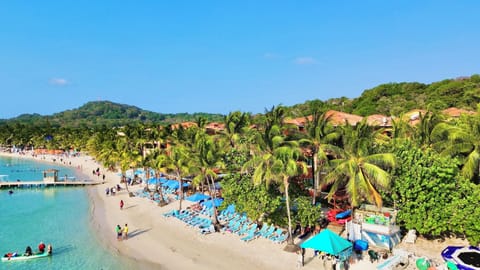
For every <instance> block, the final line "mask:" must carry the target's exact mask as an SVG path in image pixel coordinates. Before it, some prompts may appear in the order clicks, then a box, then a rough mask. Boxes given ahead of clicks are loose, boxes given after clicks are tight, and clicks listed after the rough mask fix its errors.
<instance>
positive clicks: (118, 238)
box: [115, 225, 122, 240]
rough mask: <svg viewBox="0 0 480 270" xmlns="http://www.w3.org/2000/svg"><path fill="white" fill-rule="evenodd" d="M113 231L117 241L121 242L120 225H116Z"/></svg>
mask: <svg viewBox="0 0 480 270" xmlns="http://www.w3.org/2000/svg"><path fill="white" fill-rule="evenodd" d="M115 231H116V232H117V240H122V227H120V225H117V227H116V228H115Z"/></svg>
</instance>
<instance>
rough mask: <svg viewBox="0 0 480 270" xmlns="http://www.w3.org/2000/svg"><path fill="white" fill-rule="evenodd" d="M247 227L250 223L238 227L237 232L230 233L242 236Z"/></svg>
mask: <svg viewBox="0 0 480 270" xmlns="http://www.w3.org/2000/svg"><path fill="white" fill-rule="evenodd" d="M249 227H250V223H248V222H246V223H243V224H242V225H241V226H240V227H238V230H234V231H232V232H233V233H236V234H238V235H242V234H243V233H244V232H245V231H246V230H248V228H249Z"/></svg>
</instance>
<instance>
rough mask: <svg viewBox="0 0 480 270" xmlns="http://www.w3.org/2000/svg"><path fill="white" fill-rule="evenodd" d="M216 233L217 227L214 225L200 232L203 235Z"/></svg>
mask: <svg viewBox="0 0 480 270" xmlns="http://www.w3.org/2000/svg"><path fill="white" fill-rule="evenodd" d="M214 232H215V226H213V224H210V225H209V226H208V227H207V228H203V229H201V230H200V233H201V234H209V233H214Z"/></svg>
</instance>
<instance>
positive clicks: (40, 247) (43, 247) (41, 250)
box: [38, 242, 45, 253]
mask: <svg viewBox="0 0 480 270" xmlns="http://www.w3.org/2000/svg"><path fill="white" fill-rule="evenodd" d="M38 251H39V252H40V253H43V252H45V244H44V243H43V242H40V245H38Z"/></svg>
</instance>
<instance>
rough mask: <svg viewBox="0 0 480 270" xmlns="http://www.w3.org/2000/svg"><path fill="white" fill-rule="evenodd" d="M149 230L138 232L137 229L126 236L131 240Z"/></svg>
mask: <svg viewBox="0 0 480 270" xmlns="http://www.w3.org/2000/svg"><path fill="white" fill-rule="evenodd" d="M150 230H151V229H144V230H139V229H136V230H133V231H132V232H131V233H129V234H128V238H129V239H130V238H133V237H135V236H137V235H140V234H142V233H145V232H148V231H150Z"/></svg>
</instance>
